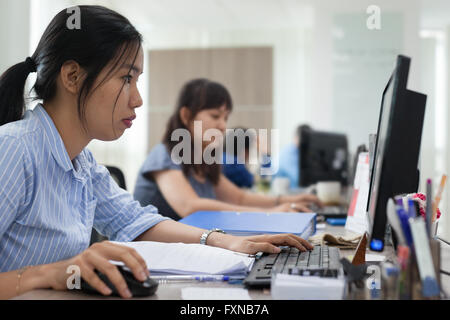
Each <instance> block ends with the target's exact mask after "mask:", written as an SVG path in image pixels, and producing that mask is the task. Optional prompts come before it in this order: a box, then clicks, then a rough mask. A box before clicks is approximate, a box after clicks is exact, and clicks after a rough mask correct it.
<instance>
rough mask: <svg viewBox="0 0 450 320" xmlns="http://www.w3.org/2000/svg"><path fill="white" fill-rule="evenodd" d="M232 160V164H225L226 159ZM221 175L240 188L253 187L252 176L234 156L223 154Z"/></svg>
mask: <svg viewBox="0 0 450 320" xmlns="http://www.w3.org/2000/svg"><path fill="white" fill-rule="evenodd" d="M230 157H232V158H233V163H232V164H227V161H226V160H227V158H228V159H230ZM222 172H223V174H224V175H225V176H226V177H227V178H228V179H229V180H230V181H231V182H233V183H234V184H235V185H237V186H238V187H240V188H251V187H253V175H252V174H251V173H250V172H249V171H248V170H247V168H246V167H245V165H244V164H239V163H238V159H237V157H236V156H232V155H229V154H227V153H225V152H224V153H223V166H222Z"/></svg>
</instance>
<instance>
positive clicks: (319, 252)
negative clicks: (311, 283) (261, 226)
mask: <svg viewBox="0 0 450 320" xmlns="http://www.w3.org/2000/svg"><path fill="white" fill-rule="evenodd" d="M339 260H340V254H339V249H338V248H336V247H328V246H315V247H314V249H313V250H311V251H307V252H301V251H299V250H298V249H297V248H289V247H284V248H282V250H281V252H280V253H272V254H268V253H265V254H263V255H262V256H261V257H260V258H257V259H256V260H255V264H254V265H253V267H252V270H251V271H250V273H249V274H248V276H247V277H246V278H245V280H244V284H245V285H246V286H247V287H269V286H270V281H271V276H272V270H273V269H274V268H276V269H277V270H279V272H281V273H288V274H297V275H303V276H307V275H308V276H309V275H316V276H321V277H337V276H338V275H339V271H340V270H341V263H340V261H339Z"/></svg>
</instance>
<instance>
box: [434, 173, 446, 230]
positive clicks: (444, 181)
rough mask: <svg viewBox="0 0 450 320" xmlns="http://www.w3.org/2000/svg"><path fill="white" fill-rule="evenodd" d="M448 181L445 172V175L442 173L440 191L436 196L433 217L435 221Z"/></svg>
mask: <svg viewBox="0 0 450 320" xmlns="http://www.w3.org/2000/svg"><path fill="white" fill-rule="evenodd" d="M446 182H447V176H446V175H445V174H444V175H442V178H441V183H440V185H439V188H438V192H437V194H436V197H435V198H434V205H433V218H432V221H433V222H434V221H435V220H436V214H437V208H439V203H440V202H441V197H442V192H443V191H444V187H445V183H446Z"/></svg>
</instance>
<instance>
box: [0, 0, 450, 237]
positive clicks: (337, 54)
mask: <svg viewBox="0 0 450 320" xmlns="http://www.w3.org/2000/svg"><path fill="white" fill-rule="evenodd" d="M81 4H99V5H104V6H107V7H109V8H111V9H114V10H116V11H118V12H120V13H122V14H123V15H125V16H126V17H127V18H128V19H130V21H131V22H132V23H133V24H134V25H135V26H136V27H137V29H138V30H139V31H140V32H141V33H142V34H143V36H144V40H145V43H144V52H145V70H144V74H143V75H142V76H141V79H140V81H139V87H140V91H141V94H142V96H143V100H144V106H143V107H142V108H139V109H138V110H137V120H136V121H135V122H134V125H133V128H132V129H131V130H128V131H127V132H126V133H125V135H124V136H123V137H122V138H121V139H119V140H118V141H114V142H108V143H105V142H99V141H94V142H92V143H91V144H90V145H89V148H90V149H91V150H92V151H93V153H94V155H95V157H96V159H97V161H98V162H99V163H102V164H106V165H114V166H117V167H119V168H121V169H122V170H123V171H124V173H125V178H126V182H127V186H128V189H129V190H130V191H131V192H132V191H133V188H134V183H135V181H136V177H137V173H138V170H139V167H140V165H141V164H142V162H143V161H144V159H145V157H146V155H147V154H148V152H149V150H150V148H151V147H152V146H154V145H155V144H156V143H158V142H159V141H160V139H161V135H162V133H163V132H162V131H163V129H164V127H165V123H166V120H167V118H168V116H169V115H170V113H171V112H172V111H173V108H174V105H175V101H176V98H177V93H178V91H179V89H180V88H181V85H182V84H183V83H184V82H185V81H187V80H189V79H191V78H194V77H208V78H211V79H212V80H216V81H219V82H222V83H223V84H225V86H227V88H228V89H229V90H230V92H231V95H232V97H233V99H234V103H235V109H234V112H233V114H232V116H231V118H230V121H229V126H230V127H233V126H238V125H240V126H245V127H248V128H255V129H269V130H270V129H278V132H279V137H280V139H279V147H280V148H282V147H283V146H285V145H287V144H288V143H291V142H292V141H293V137H294V132H295V128H296V127H297V126H298V125H299V124H303V123H307V124H309V125H311V126H312V127H313V128H314V129H319V130H326V131H337V132H342V133H346V134H347V135H348V139H349V147H350V152H355V150H356V147H357V146H358V145H360V144H363V143H365V144H366V145H367V144H368V135H369V134H370V133H376V130H377V124H378V115H379V111H380V103H381V94H382V91H383V89H384V87H385V85H386V83H387V81H388V79H389V76H390V74H391V72H392V69H393V66H394V61H395V57H396V55H397V54H404V55H407V56H410V57H412V65H411V71H410V77H409V83H408V88H409V89H412V90H416V91H420V92H423V93H425V94H427V95H428V101H427V108H426V118H425V127H424V134H423V137H422V151H421V158H420V169H421V182H420V189H421V190H422V191H423V190H424V189H425V181H426V178H432V179H433V180H434V186H435V188H437V184H438V182H439V181H440V178H441V175H442V174H443V173H450V170H449V169H450V138H449V137H450V135H449V129H448V124H449V121H450V113H449V112H448V110H449V103H450V96H449V95H450V90H449V82H448V79H449V76H448V75H449V74H450V63H449V61H450V49H449V42H450V1H448V0H396V1H389V0H376V1H372V0H371V1H365V0H339V1H336V0H127V1H123V0H104V1H69V0H14V1H13V0H0V43H1V50H0V72H3V71H4V70H6V68H7V67H9V66H10V65H12V64H15V63H17V62H20V61H22V60H24V59H25V58H26V57H27V56H28V55H31V54H32V53H33V51H34V49H35V48H36V46H37V43H38V41H39V39H40V37H41V35H42V33H43V31H44V29H45V27H46V26H47V25H48V23H49V22H50V20H51V18H52V17H53V16H54V15H55V14H56V13H57V12H59V11H60V10H61V9H63V8H66V7H70V6H75V5H81ZM371 5H376V6H377V7H379V8H380V10H381V12H380V13H381V29H379V30H376V29H375V30H370V29H369V28H368V27H367V23H366V22H367V20H368V19H369V18H370V16H371V14H372V12H370V13H367V11H366V10H367V8H368V7H369V6H371ZM32 76H33V75H32ZM32 76H30V82H31V81H33V79H32ZM30 106H34V103H32V104H30ZM449 196H450V187H449V186H447V187H446V189H445V194H444V196H443V200H442V202H441V206H440V207H441V210H442V212H443V216H442V218H441V223H440V228H439V233H440V234H441V235H442V236H443V237H444V238H447V239H449V238H450V216H449V215H450V206H449V204H450V201H449Z"/></svg>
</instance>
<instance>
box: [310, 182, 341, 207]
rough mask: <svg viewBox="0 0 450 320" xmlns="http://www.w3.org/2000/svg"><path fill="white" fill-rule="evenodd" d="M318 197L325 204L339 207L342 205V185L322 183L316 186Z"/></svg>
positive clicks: (338, 183)
mask: <svg viewBox="0 0 450 320" xmlns="http://www.w3.org/2000/svg"><path fill="white" fill-rule="evenodd" d="M316 192H317V197H318V198H319V200H320V201H322V203H324V204H334V205H338V204H340V203H341V183H340V182H337V181H322V182H317V185H316Z"/></svg>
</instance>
